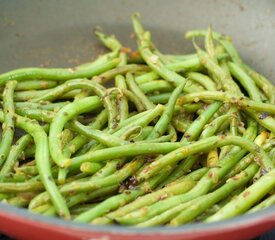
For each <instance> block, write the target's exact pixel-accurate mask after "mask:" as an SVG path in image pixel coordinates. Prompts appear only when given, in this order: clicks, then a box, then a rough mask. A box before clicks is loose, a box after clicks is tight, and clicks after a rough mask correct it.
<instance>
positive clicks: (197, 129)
mask: <svg viewBox="0 0 275 240" xmlns="http://www.w3.org/2000/svg"><path fill="white" fill-rule="evenodd" d="M221 106H222V102H213V103H212V104H210V105H209V106H208V107H207V109H206V110H205V111H204V112H203V113H202V114H200V115H199V117H198V118H197V119H196V120H195V121H193V122H192V123H191V124H190V126H189V127H188V129H187V130H186V131H185V133H184V135H183V137H182V139H181V141H182V142H183V141H194V140H196V139H197V137H198V136H199V135H200V133H201V131H202V129H203V127H204V125H205V124H206V123H207V122H208V121H209V119H210V118H211V117H212V116H213V115H214V114H215V113H216V112H217V111H218V110H219V108H220V107H221Z"/></svg>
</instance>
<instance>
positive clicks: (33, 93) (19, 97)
mask: <svg viewBox="0 0 275 240" xmlns="http://www.w3.org/2000/svg"><path fill="white" fill-rule="evenodd" d="M50 91H52V89H44V90H28V91H20V92H15V93H14V100H16V101H29V100H31V99H33V98H39V97H41V96H42V95H44V94H47V93H49V92H50ZM80 92H81V90H80V89H76V90H72V91H70V92H67V93H65V94H64V95H61V96H59V97H58V99H66V100H67V99H73V98H74V97H75V95H76V94H78V93H80ZM0 97H1V96H0Z"/></svg>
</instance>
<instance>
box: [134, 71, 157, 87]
mask: <svg viewBox="0 0 275 240" xmlns="http://www.w3.org/2000/svg"><path fill="white" fill-rule="evenodd" d="M157 79H159V75H158V74H157V73H156V72H153V71H152V72H148V73H144V74H142V75H140V76H136V79H135V80H136V82H137V84H143V83H147V82H151V81H154V80H157Z"/></svg>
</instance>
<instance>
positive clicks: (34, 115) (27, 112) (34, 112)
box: [15, 108, 56, 123]
mask: <svg viewBox="0 0 275 240" xmlns="http://www.w3.org/2000/svg"><path fill="white" fill-rule="evenodd" d="M15 112H16V113H17V114H18V115H20V116H23V117H28V118H31V119H35V120H37V121H39V122H46V123H51V122H52V120H53V118H54V117H55V115H56V114H55V112H52V111H48V110H42V109H27V108H20V109H19V108H17V109H15Z"/></svg>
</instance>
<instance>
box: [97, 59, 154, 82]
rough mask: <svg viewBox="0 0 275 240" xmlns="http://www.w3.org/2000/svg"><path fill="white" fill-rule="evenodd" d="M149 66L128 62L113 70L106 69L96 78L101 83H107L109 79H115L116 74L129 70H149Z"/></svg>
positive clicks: (122, 73)
mask: <svg viewBox="0 0 275 240" xmlns="http://www.w3.org/2000/svg"><path fill="white" fill-rule="evenodd" d="M148 70H149V68H148V66H146V65H137V64H128V65H125V66H119V67H116V68H114V69H112V70H109V71H106V72H104V73H102V74H100V75H99V76H98V77H95V78H94V80H95V81H96V82H98V83H100V84H105V83H106V82H108V81H109V80H111V79H113V78H114V77H115V76H116V75H124V74H126V73H128V72H138V71H148Z"/></svg>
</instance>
